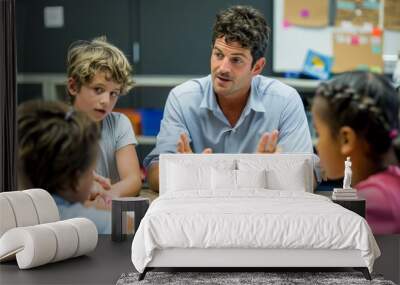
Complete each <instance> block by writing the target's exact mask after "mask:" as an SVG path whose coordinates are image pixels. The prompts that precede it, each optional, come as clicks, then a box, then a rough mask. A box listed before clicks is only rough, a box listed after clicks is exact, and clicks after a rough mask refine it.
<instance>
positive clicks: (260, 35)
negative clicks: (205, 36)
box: [212, 6, 270, 65]
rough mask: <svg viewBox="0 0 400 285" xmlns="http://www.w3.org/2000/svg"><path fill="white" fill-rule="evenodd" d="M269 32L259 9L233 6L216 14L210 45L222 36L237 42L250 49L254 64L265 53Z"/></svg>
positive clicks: (228, 40) (229, 40) (229, 41)
mask: <svg viewBox="0 0 400 285" xmlns="http://www.w3.org/2000/svg"><path fill="white" fill-rule="evenodd" d="M269 33H270V28H269V27H268V25H267V22H266V20H265V18H264V16H263V15H262V14H261V12H260V11H258V10H256V9H254V8H252V7H249V6H233V7H230V8H228V9H226V10H223V11H221V12H220V13H218V14H217V19H216V21H215V24H214V27H213V36H212V46H214V44H215V41H216V39H219V38H222V37H225V41H226V42H227V43H231V42H238V43H240V44H241V46H242V47H244V48H248V49H250V51H251V56H252V57H253V63H252V64H253V65H254V63H255V62H256V61H257V60H258V59H260V58H261V57H263V56H264V54H265V51H266V49H267V46H268V40H269Z"/></svg>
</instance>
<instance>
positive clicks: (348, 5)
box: [336, 1, 356, 11]
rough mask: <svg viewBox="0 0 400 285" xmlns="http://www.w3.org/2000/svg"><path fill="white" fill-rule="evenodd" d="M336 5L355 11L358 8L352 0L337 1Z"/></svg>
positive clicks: (338, 7) (341, 8)
mask: <svg viewBox="0 0 400 285" xmlns="http://www.w3.org/2000/svg"><path fill="white" fill-rule="evenodd" d="M336 7H337V9H340V10H347V11H354V10H355V9H356V3H353V2H350V1H337V2H336Z"/></svg>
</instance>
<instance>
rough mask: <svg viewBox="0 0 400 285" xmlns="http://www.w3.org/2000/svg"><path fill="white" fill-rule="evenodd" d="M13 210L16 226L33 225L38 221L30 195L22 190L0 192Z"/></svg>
mask: <svg viewBox="0 0 400 285" xmlns="http://www.w3.org/2000/svg"><path fill="white" fill-rule="evenodd" d="M1 195H2V196H3V197H5V198H6V199H7V200H8V202H10V206H11V208H12V210H13V213H14V216H15V221H16V224H17V227H26V226H33V225H37V224H38V223H39V219H38V215H37V213H36V209H35V205H34V204H33V201H32V199H31V198H30V196H29V195H28V194H26V193H24V192H23V191H13V192H3V193H1Z"/></svg>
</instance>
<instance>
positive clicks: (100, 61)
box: [67, 38, 141, 197]
mask: <svg viewBox="0 0 400 285" xmlns="http://www.w3.org/2000/svg"><path fill="white" fill-rule="evenodd" d="M131 72H132V68H131V66H130V64H129V62H128V60H127V59H126V57H125V55H124V54H123V53H122V52H121V51H120V50H119V49H118V48H117V47H115V46H114V45H112V44H110V43H108V42H107V41H106V39H105V38H96V39H93V40H92V41H90V42H86V41H78V42H75V43H73V44H72V45H71V47H70V48H69V50H68V55H67V75H68V82H67V90H68V94H69V97H70V98H71V101H72V104H73V105H74V107H75V108H76V109H77V110H80V111H83V112H85V113H86V114H87V115H88V116H89V117H90V118H91V119H92V120H93V121H95V122H98V123H99V124H100V126H101V140H100V142H99V147H100V150H99V155H98V159H97V164H96V174H95V178H96V181H97V186H98V185H101V186H102V188H103V189H104V190H106V193H107V195H109V196H113V197H120V196H136V195H138V193H139V191H140V188H141V179H140V168H139V162H138V158H137V154H136V150H135V145H136V144H137V140H136V138H135V134H134V132H133V129H132V125H131V123H130V121H129V119H128V118H127V117H126V116H125V115H123V114H120V113H115V112H112V110H113V108H114V106H115V104H116V103H117V101H118V98H119V96H121V95H124V94H126V93H127V92H128V91H129V90H130V89H131V88H132V87H133V81H132V78H131ZM108 179H109V180H108ZM107 181H110V183H107Z"/></svg>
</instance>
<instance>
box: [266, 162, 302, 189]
mask: <svg viewBox="0 0 400 285" xmlns="http://www.w3.org/2000/svg"><path fill="white" fill-rule="evenodd" d="M306 166H307V164H306V163H304V162H303V163H299V164H294V165H292V167H291V168H290V169H285V171H283V170H282V169H268V170H267V171H266V176H267V179H266V180H267V188H268V189H272V190H288V191H303V192H307V186H308V185H309V177H308V175H306V173H307V172H308V171H305V167H306Z"/></svg>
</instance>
